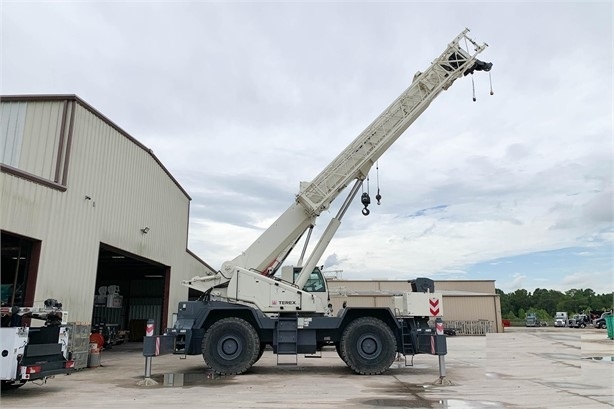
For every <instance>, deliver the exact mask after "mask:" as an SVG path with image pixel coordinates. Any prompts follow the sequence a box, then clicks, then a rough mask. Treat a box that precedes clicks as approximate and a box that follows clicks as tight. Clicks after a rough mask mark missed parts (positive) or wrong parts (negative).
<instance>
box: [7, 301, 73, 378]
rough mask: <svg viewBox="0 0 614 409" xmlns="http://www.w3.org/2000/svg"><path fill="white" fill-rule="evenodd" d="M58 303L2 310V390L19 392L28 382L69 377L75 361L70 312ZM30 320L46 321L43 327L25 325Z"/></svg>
mask: <svg viewBox="0 0 614 409" xmlns="http://www.w3.org/2000/svg"><path fill="white" fill-rule="evenodd" d="M61 307H62V305H61V304H60V303H58V302H57V301H56V300H53V299H48V300H46V301H45V302H44V307H15V306H13V307H8V306H4V307H2V308H1V312H2V323H1V327H0V351H1V353H0V355H1V357H0V363H1V365H0V380H1V385H2V390H7V389H15V388H18V387H20V386H22V385H24V384H26V383H27V382H32V381H40V382H46V381H47V379H48V378H51V377H53V376H55V375H68V374H70V373H72V372H73V371H74V369H75V362H74V361H73V360H72V359H68V352H67V347H68V338H69V334H68V329H67V327H66V326H65V325H66V317H67V313H66V311H62V309H61ZM26 319H37V320H42V321H44V325H43V326H42V327H31V326H27V325H25V324H24V322H23V321H24V320H26Z"/></svg>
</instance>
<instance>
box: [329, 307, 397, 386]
mask: <svg viewBox="0 0 614 409" xmlns="http://www.w3.org/2000/svg"><path fill="white" fill-rule="evenodd" d="M340 349H341V356H342V358H343V360H344V361H345V363H346V364H347V365H348V366H349V367H350V368H352V370H353V371H354V372H356V373H358V374H361V375H377V374H381V373H383V372H385V371H386V370H387V369H388V368H390V365H392V363H393V362H394V359H395V357H396V351H397V341H396V338H395V337H394V334H393V332H392V330H391V329H390V327H388V325H386V324H385V323H384V322H383V321H381V320H379V319H377V318H373V317H363V318H358V319H357V320H355V321H353V322H352V323H350V324H349V325H348V326H347V327H346V329H345V330H344V331H343V336H342V337H341V344H340Z"/></svg>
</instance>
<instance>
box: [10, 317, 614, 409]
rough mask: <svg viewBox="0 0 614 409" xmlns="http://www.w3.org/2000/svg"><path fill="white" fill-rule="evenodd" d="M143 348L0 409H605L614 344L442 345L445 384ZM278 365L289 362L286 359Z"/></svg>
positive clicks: (431, 368) (534, 336) (566, 335)
mask: <svg viewBox="0 0 614 409" xmlns="http://www.w3.org/2000/svg"><path fill="white" fill-rule="evenodd" d="M141 346H142V344H140V343H127V344H123V345H119V346H115V347H113V348H112V349H110V350H105V351H103V352H102V353H101V354H102V355H101V360H100V362H101V366H100V367H97V368H85V369H82V370H79V371H77V372H75V373H74V374H72V375H69V376H59V377H55V378H53V379H50V380H48V382H47V383H46V384H44V385H36V384H33V383H30V384H26V385H25V386H23V387H21V388H19V389H16V390H11V391H3V393H2V395H1V400H0V406H1V407H2V408H7V409H8V408H157V407H183V408H186V409H187V408H190V409H191V408H196V407H199V408H200V407H206V408H310V409H312V408H463V409H471V408H587V409H589V408H590V409H599V408H611V407H613V406H614V361H613V360H614V341H613V340H610V339H608V338H607V331H606V330H598V329H593V328H585V329H571V328H553V327H547V328H508V329H506V332H505V333H503V334H488V335H487V336H481V337H479V336H472V337H467V336H455V337H448V355H447V356H446V358H445V369H446V370H445V372H446V377H445V378H444V379H443V380H441V379H440V377H439V365H438V358H437V357H435V356H430V355H418V356H415V357H414V359H413V366H406V363H407V364H411V363H412V361H411V358H407V362H406V361H405V360H404V359H401V360H399V361H397V362H395V363H394V364H393V365H392V366H391V368H390V370H389V371H388V372H386V373H385V374H383V375H378V376H360V375H355V374H354V373H353V372H352V371H351V370H350V369H349V368H347V367H346V365H345V364H344V363H343V361H341V359H340V358H339V357H338V356H337V354H336V352H335V351H334V350H333V349H330V350H325V351H323V353H322V357H321V358H306V357H304V356H299V357H298V365H296V366H293V365H283V366H278V365H277V356H276V355H274V354H273V353H272V352H270V351H266V352H265V354H264V355H263V357H262V359H261V360H260V361H258V362H257V363H256V365H255V366H254V367H252V369H251V370H250V371H248V372H247V373H246V374H243V375H239V376H233V377H222V378H219V377H215V376H213V374H212V373H211V372H210V371H208V370H207V368H206V367H205V366H204V363H203V360H202V357H201V356H188V357H187V358H186V359H180V358H179V357H178V356H173V355H168V356H162V357H156V358H154V359H153V362H152V377H151V379H152V380H153V381H156V382H157V384H156V385H150V386H140V385H142V384H143V383H145V382H143V381H144V370H145V358H144V357H143V356H142V350H141ZM283 358H284V362H287V361H288V357H287V356H284V357H283Z"/></svg>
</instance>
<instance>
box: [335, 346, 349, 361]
mask: <svg viewBox="0 0 614 409" xmlns="http://www.w3.org/2000/svg"><path fill="white" fill-rule="evenodd" d="M335 351H337V355H339V358H341V360H342V361H343V362H344V363H345V364H346V365H347V364H348V363H347V362H345V359H344V358H343V354H342V353H341V345H339V343H335Z"/></svg>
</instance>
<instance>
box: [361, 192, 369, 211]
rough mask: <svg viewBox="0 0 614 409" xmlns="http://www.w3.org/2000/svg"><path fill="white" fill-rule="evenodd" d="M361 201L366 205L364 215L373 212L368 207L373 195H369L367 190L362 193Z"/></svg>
mask: <svg viewBox="0 0 614 409" xmlns="http://www.w3.org/2000/svg"><path fill="white" fill-rule="evenodd" d="M360 202H361V203H362V205H363V206H364V207H365V208H364V209H362V215H363V216H368V215H369V213H371V212H370V211H369V209H367V207H368V206H369V205H370V204H371V197H369V194H368V193H367V192H363V193H362V196H361V197H360Z"/></svg>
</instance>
